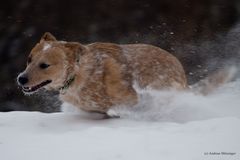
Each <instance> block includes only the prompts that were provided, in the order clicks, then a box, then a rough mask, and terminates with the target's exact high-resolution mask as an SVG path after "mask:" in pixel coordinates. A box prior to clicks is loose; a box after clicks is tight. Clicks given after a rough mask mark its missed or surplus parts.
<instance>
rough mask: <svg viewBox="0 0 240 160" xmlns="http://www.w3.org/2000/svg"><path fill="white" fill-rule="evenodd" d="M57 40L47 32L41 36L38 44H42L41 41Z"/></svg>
mask: <svg viewBox="0 0 240 160" xmlns="http://www.w3.org/2000/svg"><path fill="white" fill-rule="evenodd" d="M56 40H57V39H56V38H55V37H54V36H53V35H52V34H51V33H49V32H46V33H44V34H43V36H42V38H41V40H40V42H43V41H56Z"/></svg>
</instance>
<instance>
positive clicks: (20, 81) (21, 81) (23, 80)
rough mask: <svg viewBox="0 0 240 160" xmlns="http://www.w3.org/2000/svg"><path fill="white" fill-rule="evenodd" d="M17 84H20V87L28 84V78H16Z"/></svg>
mask: <svg viewBox="0 0 240 160" xmlns="http://www.w3.org/2000/svg"><path fill="white" fill-rule="evenodd" d="M18 82H19V83H20V84H21V85H24V84H26V83H27V82H28V78H27V77H24V76H21V77H18Z"/></svg>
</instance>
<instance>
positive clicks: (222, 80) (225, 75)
mask: <svg viewBox="0 0 240 160" xmlns="http://www.w3.org/2000/svg"><path fill="white" fill-rule="evenodd" d="M237 72H238V69H237V67H235V66H230V67H225V68H223V69H220V70H218V71H216V72H215V73H214V74H212V75H210V76H208V77H206V78H205V79H203V80H200V81H199V82H197V83H196V84H194V85H193V86H191V89H192V90H193V91H194V92H195V93H200V94H203V95H207V94H210V93H212V92H213V91H214V90H216V89H217V88H218V87H220V86H222V85H224V84H226V83H228V82H230V81H232V80H234V79H235V78H236V77H237Z"/></svg>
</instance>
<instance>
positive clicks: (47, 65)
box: [39, 63, 50, 69]
mask: <svg viewBox="0 0 240 160" xmlns="http://www.w3.org/2000/svg"><path fill="white" fill-rule="evenodd" d="M49 66H50V65H49V64H46V63H41V64H40V65H39V67H40V68H41V69H45V68H48V67H49Z"/></svg>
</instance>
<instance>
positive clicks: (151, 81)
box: [121, 44, 187, 89]
mask: <svg viewBox="0 0 240 160" xmlns="http://www.w3.org/2000/svg"><path fill="white" fill-rule="evenodd" d="M121 47H122V48H123V53H124V54H125V55H126V57H127V59H128V63H130V64H131V65H132V68H133V73H132V74H133V79H134V80H135V81H136V82H137V83H138V85H139V87H141V88H145V87H150V88H153V89H184V88H186V87H187V80H186V76H185V72H184V69H183V67H182V65H181V63H180V62H179V61H178V60H177V58H176V57H174V56H173V55H171V54H170V53H168V52H167V51H165V50H163V49H161V48H158V47H155V46H152V45H147V44H131V45H121Z"/></svg>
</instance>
